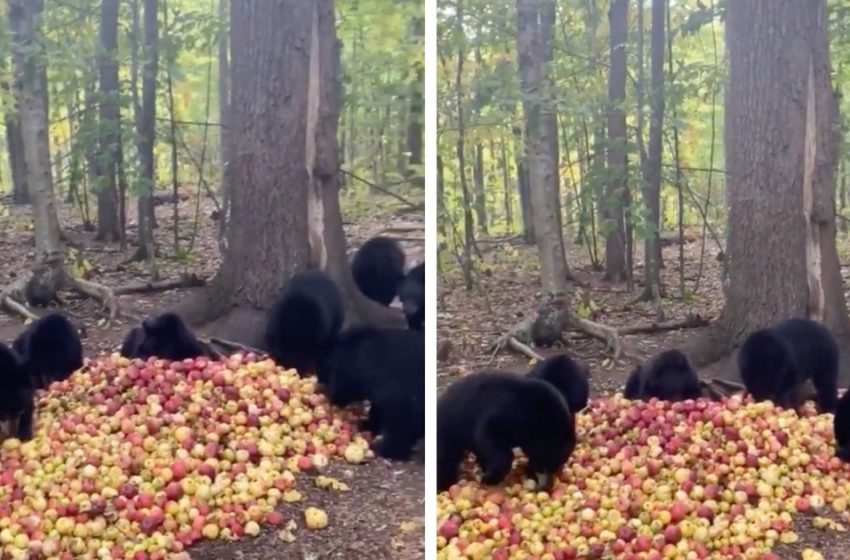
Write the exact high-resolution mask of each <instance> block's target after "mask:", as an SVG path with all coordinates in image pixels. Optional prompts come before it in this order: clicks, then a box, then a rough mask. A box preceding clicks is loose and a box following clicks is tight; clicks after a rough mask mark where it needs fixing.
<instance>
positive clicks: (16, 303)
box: [0, 276, 38, 321]
mask: <svg viewBox="0 0 850 560" xmlns="http://www.w3.org/2000/svg"><path fill="white" fill-rule="evenodd" d="M27 282H29V278H28V277H26V276H22V277H21V278H18V279H17V280H15V281H14V282H12V283H11V284H9V285H8V286H6V287H5V288H3V290H2V291H0V305H1V306H2V307H3V308H4V309H6V310H7V311H9V312H10V313H14V314H16V315H20V316H21V317H23V318H24V319H31V320H33V321H34V320H36V319H38V315H36V314H35V313H33V312H32V311H31V310H30V308H29V307H27V306H26V305H24V304H23V303H21V302H22V301H25V298H24V296H23V293H24V289H25V287H26V285H27Z"/></svg>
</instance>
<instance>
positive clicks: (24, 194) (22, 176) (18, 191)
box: [6, 88, 30, 204]
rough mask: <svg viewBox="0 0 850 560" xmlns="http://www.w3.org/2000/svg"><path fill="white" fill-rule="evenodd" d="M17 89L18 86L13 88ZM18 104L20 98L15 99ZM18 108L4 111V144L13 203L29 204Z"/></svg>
mask: <svg viewBox="0 0 850 560" xmlns="http://www.w3.org/2000/svg"><path fill="white" fill-rule="evenodd" d="M15 89H16V91H19V89H18V88H15ZM17 103H18V104H20V100H17ZM20 119H21V117H20V111H19V110H14V111H13V110H7V112H6V144H7V146H8V149H9V169H10V172H11V173H10V174H11V176H12V192H13V200H14V201H15V204H29V202H30V193H29V186H28V185H27V160H26V158H25V156H24V137H23V133H22V132H21V122H20Z"/></svg>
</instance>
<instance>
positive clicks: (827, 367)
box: [738, 319, 838, 413]
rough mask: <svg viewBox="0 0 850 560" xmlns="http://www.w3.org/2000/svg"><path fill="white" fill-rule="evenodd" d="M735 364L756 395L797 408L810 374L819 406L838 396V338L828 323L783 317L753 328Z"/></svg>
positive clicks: (831, 404) (827, 406) (826, 407)
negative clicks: (756, 329)
mask: <svg viewBox="0 0 850 560" xmlns="http://www.w3.org/2000/svg"><path fill="white" fill-rule="evenodd" d="M738 369H739V371H740V373H741V380H742V381H743V382H744V385H745V386H746V388H747V391H748V392H749V393H750V394H751V395H752V396H753V398H754V399H755V400H757V401H763V400H771V401H773V402H774V403H775V404H777V405H779V406H782V407H784V408H793V409H795V410H796V409H798V408H799V407H800V406H801V405H802V404H803V400H804V399H805V391H804V387H805V383H806V381H807V380H808V379H811V380H812V383H813V384H814V386H815V390H816V391H817V400H818V410H819V411H820V412H821V413H824V412H833V411H834V410H835V405H836V402H837V401H838V344H837V343H836V342H835V338H833V336H832V333H830V332H829V329H827V328H826V327H824V326H823V325H821V324H820V323H818V322H816V321H812V320H810V319H788V320H785V321H782V322H781V323H778V324H776V325H774V326H772V327H770V328H768V329H762V330H759V331H756V332H754V333H752V334H751V335H750V336H748V337H747V339H746V340H745V341H744V344H743V345H742V346H741V350H740V352H739V353H738Z"/></svg>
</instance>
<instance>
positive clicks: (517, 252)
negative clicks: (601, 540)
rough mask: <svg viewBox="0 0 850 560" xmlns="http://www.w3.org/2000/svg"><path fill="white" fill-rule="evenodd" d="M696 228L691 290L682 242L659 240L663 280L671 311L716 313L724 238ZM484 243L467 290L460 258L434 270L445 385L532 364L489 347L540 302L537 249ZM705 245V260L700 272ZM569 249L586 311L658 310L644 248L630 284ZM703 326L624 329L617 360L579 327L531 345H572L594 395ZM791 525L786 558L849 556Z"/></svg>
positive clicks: (712, 371) (623, 318)
mask: <svg viewBox="0 0 850 560" xmlns="http://www.w3.org/2000/svg"><path fill="white" fill-rule="evenodd" d="M699 234H700V232H699V231H693V232H690V233H689V235H686V238H687V237H690V238H691V239H692V241H690V242H686V244H685V246H684V271H685V273H684V279H685V284H686V287H687V289H686V293H687V294H688V295H687V296H686V297H685V298H682V297H681V295H680V294H681V291H680V269H681V267H680V266H679V246H678V244H675V245H671V246H667V247H665V248H664V249H663V259H664V263H665V268H664V269H663V270H662V282H663V284H664V285H665V287H666V294H665V296H666V297H665V298H664V301H663V310H664V313H665V319H667V320H674V319H684V318H685V317H686V316H688V315H699V316H701V317H703V318H705V319H708V320H709V321H710V320H712V319H714V318H716V317H717V315H718V313H719V312H720V310H721V309H722V306H723V292H722V287H721V268H720V262H718V260H717V255H718V253H719V247H718V246H717V244H716V243H715V242H713V241H712V240H711V238H709V239H707V240H706V243H705V250H704V253H703V249H702V243H701V241H700V237H699ZM479 248H480V249H481V252H482V255H483V263H482V264H481V266H480V267H479V269H478V270H477V272H476V274H475V278H474V280H475V281H474V284H475V285H474V287H473V289H472V290H471V291H467V290H466V288H465V285H464V281H463V279H462V277H461V276H460V272H459V267H457V266H455V261H454V258H452V266H447V267H446V270H444V271H441V272H440V273H439V274H438V276H439V285H438V326H437V329H438V332H437V339H438V348H439V350H438V357H439V358H440V361H439V362H438V367H437V375H438V388H439V390H442V389H443V388H444V387H446V386H447V385H448V384H449V383H451V381H452V380H453V379H454V378H456V377H458V376H462V375H465V374H467V373H471V372H473V371H477V370H480V369H485V368H487V369H490V368H493V369H505V370H511V371H527V370H528V367H529V363H530V360H529V358H527V357H526V356H522V355H519V354H517V353H514V352H513V351H511V350H507V349H503V350H502V351H500V352H499V353H498V354H496V355H493V353H492V351H491V350H490V347H491V346H492V345H493V343H494V342H495V341H496V340H497V339H498V338H499V336H501V335H502V334H504V333H505V332H507V331H508V330H509V328H510V327H511V326H513V325H515V324H516V323H518V322H520V321H521V320H523V319H524V318H526V317H527V316H528V315H529V314H531V313H534V311H535V309H536V308H537V306H538V305H539V302H540V293H539V285H540V281H539V271H538V264H537V259H536V252H535V251H536V249H535V247H533V246H527V245H524V244H522V243H521V242H520V240H519V239H517V238H511V239H507V240H499V241H488V242H484V243H481V244H480V245H479ZM848 250H850V242H848V240H847V239H846V238H840V240H839V254H840V255H841V257H840V258H841V261H842V277H843V278H844V285H845V291H846V288H847V287H848V286H850V266H848V263H850V259H848V255H847V253H848ZM701 254H702V255H703V258H702V262H703V265H702V274H701V275H699V274H698V271H699V270H700V260H701V259H700V256H701ZM567 258H568V263H569V265H570V268H571V271H572V273H573V275H574V276H575V277H576V280H577V285H578V287H577V293H578V294H579V296H580V297H577V300H576V301H581V302H582V303H581V307H582V308H583V311H585V312H588V311H589V313H586V314H587V315H588V316H587V318H590V319H592V320H594V321H597V322H600V323H603V324H606V325H610V326H615V327H622V326H625V325H635V324H649V323H653V322H654V318H655V313H654V310H653V309H652V308H651V307H650V306H649V305H647V304H645V303H635V302H634V300H635V298H636V297H637V295H638V294H639V293H640V291H641V290H642V288H643V284H642V278H641V273H642V270H643V251H642V247H641V248H639V249H638V250H637V251H636V256H635V271H636V274H635V284H636V286H635V289H634V291H629V290H627V289H626V286H625V285H624V284H610V283H607V282H604V281H602V279H601V278H602V273H601V272H600V271H598V270H594V269H593V267H592V266H591V261H590V258H589V256H588V254H587V250H586V248H584V247H579V246H575V245H573V246H570V247H569V248H568V255H567ZM603 258H604V254H603ZM698 277H699V280H697V278H698ZM697 283H699V290H698V291H697V290H696V285H697ZM701 331H702V329H700V328H693V329H682V330H675V331H664V332H656V333H652V334H640V335H629V336H625V337H623V338H622V342H623V350H624V351H625V354H626V356H627V357H624V358H621V359H620V360H617V361H615V360H613V359H612V355H611V352H610V351H609V350H608V349H607V348H606V347H605V344H604V343H602V342H601V341H599V340H596V339H592V338H588V337H587V336H584V335H582V334H580V333H575V332H570V333H568V336H567V344H566V348H563V347H559V348H552V349H535V350H536V351H537V352H539V353H540V354H541V355H543V356H547V355H550V354H552V353H557V352H563V351H564V350H566V351H568V352H569V353H570V355H572V356H575V357H578V358H580V359H582V360H584V361H585V362H586V363H588V364H589V365H590V367H591V370H592V380H591V395H592V397H593V398H598V397H601V396H604V395H609V394H612V393H616V392H620V391H622V388H623V385H624V383H625V380H626V377H627V375H628V374H629V373H630V371H631V370H632V369H633V368H634V367H635V365H637V364H638V363H639V361H641V360H644V359H646V358H649V357H650V356H652V355H653V354H655V353H656V352H658V351H660V350H663V349H667V348H674V347H679V346H681V345H682V344H684V343H685V342H686V341H689V340H691V339H692V337H698V336H700V334H701ZM699 373H700V376H702V377H704V378H707V377H711V376H719V377H723V378H727V379H734V378H736V377H737V372H736V371H735V367H734V362H733V361H732V360H731V358H730V359H727V360H725V361H723V362H721V363H718V364H714V365H713V366H711V367H710V368H706V369H704V370H702V371H700V372H699ZM844 373H846V372H844ZM795 530H796V531H797V532H798V534H799V535H800V537H801V539H800V541H799V542H798V543H797V544H795V545H793V546H785V545H783V546H781V547H779V548H778V549H776V551H775V552H776V553H777V554H779V555H780V556H781V557H782V558H787V559H792V558H800V554H801V551H802V550H803V549H805V548H813V549H815V550H819V551H820V552H821V553H822V554H823V556H824V558H827V559H830V560H831V559H839V558H850V542H848V539H846V538H836V534H834V533H829V532H824V531H818V530H817V529H814V528H813V527H812V525H811V521H810V519H808V518H806V517H803V516H800V518H799V519H798V521H797V523H796V527H795Z"/></svg>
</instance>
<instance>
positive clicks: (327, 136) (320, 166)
mask: <svg viewBox="0 0 850 560" xmlns="http://www.w3.org/2000/svg"><path fill="white" fill-rule="evenodd" d="M314 6H315V10H314V11H313V14H312V26H311V27H312V34H311V42H310V67H309V68H310V70H309V83H308V100H309V101H308V105H307V121H306V136H307V145H306V150H305V156H306V158H305V163H306V169H307V171H308V175H309V182H308V185H309V186H308V214H309V217H310V222H309V230H310V231H309V244H310V256H311V264H312V265H313V266H320V267H321V268H323V269H324V270H326V271H327V273H328V274H329V275H330V276H331V278H333V279H334V281H335V282H336V284H337V286H338V287H339V289H340V291H341V292H342V295H343V300H344V301H345V305H346V316H347V317H348V321H349V322H351V323H364V324H369V325H375V326H386V327H396V328H400V327H403V326H404V325H405V324H406V322H405V319H404V317H403V315H402V314H401V313H400V312H399V311H398V310H396V309H393V308H388V307H384V306H382V305H380V304H378V303H376V302H374V301H372V300H370V299H368V298H366V296H364V295H363V294H362V293H361V292H360V290H359V289H358V288H357V286H356V285H355V284H354V278H353V277H352V276H351V267H350V266H349V263H348V252H347V250H346V241H345V231H344V229H343V227H342V212H341V210H340V206H339V177H340V175H339V167H340V164H339V144H338V131H339V115H340V109H341V99H342V91H341V90H342V72H341V69H340V47H341V44H340V42H339V41H338V40H337V37H336V23H335V12H334V1H333V0H316V2H315V3H314Z"/></svg>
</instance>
